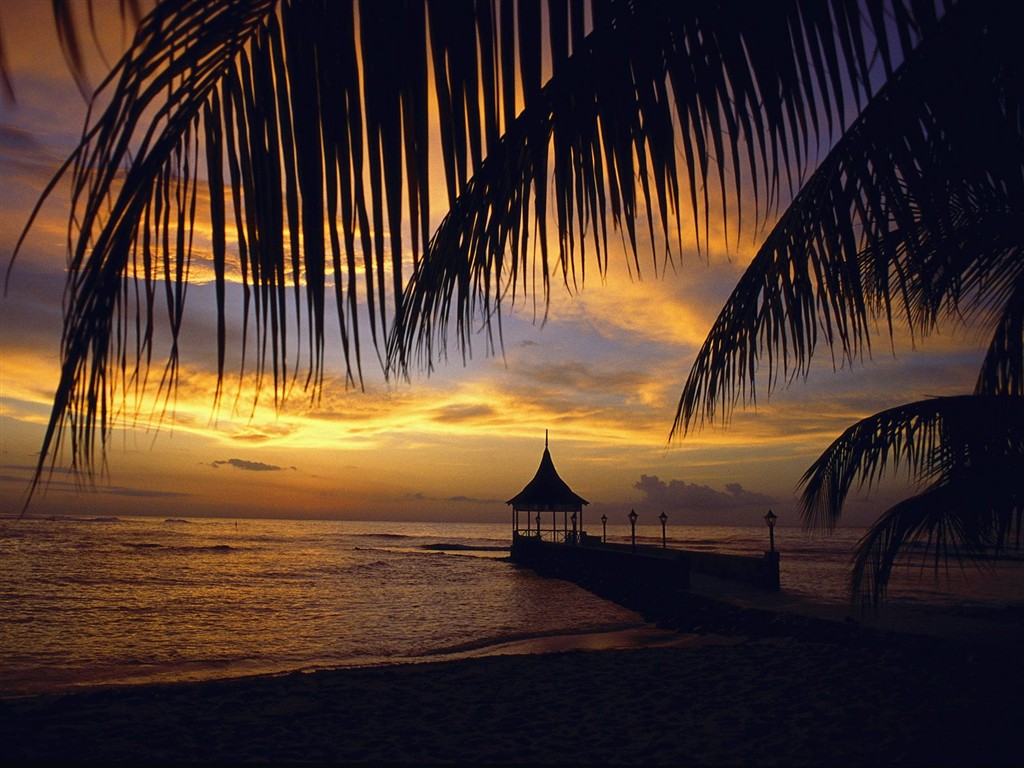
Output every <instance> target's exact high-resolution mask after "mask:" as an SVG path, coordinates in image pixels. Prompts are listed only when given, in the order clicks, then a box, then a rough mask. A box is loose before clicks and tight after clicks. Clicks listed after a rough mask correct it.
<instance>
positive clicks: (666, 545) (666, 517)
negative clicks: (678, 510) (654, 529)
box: [658, 512, 668, 549]
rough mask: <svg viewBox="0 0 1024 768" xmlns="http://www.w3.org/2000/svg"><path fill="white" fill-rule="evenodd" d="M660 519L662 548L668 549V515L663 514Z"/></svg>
mask: <svg viewBox="0 0 1024 768" xmlns="http://www.w3.org/2000/svg"><path fill="white" fill-rule="evenodd" d="M658 519H659V520H661V548H662V549H666V548H667V547H668V544H666V543H665V521H666V520H668V515H666V514H665V513H664V512H662V513H661V514H660V515H658Z"/></svg>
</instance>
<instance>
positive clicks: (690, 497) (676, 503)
mask: <svg viewBox="0 0 1024 768" xmlns="http://www.w3.org/2000/svg"><path fill="white" fill-rule="evenodd" d="M633 487H634V488H636V489H637V490H639V491H641V492H642V493H643V494H644V497H645V502H646V503H647V504H649V505H651V506H653V507H658V508H660V509H664V510H669V511H671V510H675V511H679V512H688V513H689V512H693V511H695V510H696V511H700V512H727V511H733V510H746V509H750V508H753V507H757V508H760V507H763V506H765V505H769V504H775V503H777V501H778V500H777V499H776V498H774V497H772V496H768V495H767V494H763V493H757V492H755V491H748V490H746V489H745V488H744V487H743V486H742V485H740V484H739V483H728V484H726V486H725V491H724V492H723V491H716V490H715V489H714V488H712V487H711V486H709V485H698V484H697V483H687V482H686V481H684V480H669V481H668V482H667V483H666V482H664V481H663V480H660V479H659V478H658V476H657V475H640V481H639V482H638V483H636V485H634V486H633Z"/></svg>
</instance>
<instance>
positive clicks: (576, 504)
mask: <svg viewBox="0 0 1024 768" xmlns="http://www.w3.org/2000/svg"><path fill="white" fill-rule="evenodd" d="M505 503H506V504H509V505H511V506H512V537H513V539H514V538H515V537H517V536H520V535H527V536H528V535H531V534H533V535H535V536H537V537H538V538H546V537H549V538H550V539H551V541H559V540H561V541H566V542H567V541H570V536H572V537H573V538H575V535H576V531H577V530H578V531H580V532H582V531H583V507H585V506H586V505H587V504H589V503H590V502H588V501H587V500H586V499H584V498H583V497H582V496H580V495H579V494H577V493H576V492H575V491H573V490H572V488H570V487H569V486H568V485H566V483H565V481H564V480H563V479H562V478H560V477H559V476H558V472H557V471H556V470H555V465H554V463H553V462H552V461H551V452H550V451H549V450H548V433H547V430H544V455H543V456H542V457H541V460H540V466H539V467H538V468H537V474H535V475H534V476H533V480H531V481H530V482H528V483H527V484H526V487H525V488H523V490H521V491H520V492H519V493H518V494H516V495H515V496H513V497H512V498H511V499H509V500H508V501H507V502H505ZM520 512H525V513H526V525H525V526H520V521H519V513H520ZM542 512H550V513H551V528H550V530H546V531H544V533H543V534H542V532H541V513H542ZM559 512H561V513H562V532H561V536H559V532H558V513H559ZM531 513H536V516H535V517H534V518H533V520H532V521H531V519H530V515H531ZM570 513H572V516H573V525H572V532H571V534H570V531H569V514H570ZM577 520H578V522H579V528H577V525H576V524H577ZM531 522H532V523H533V524H535V526H536V527H532V526H531Z"/></svg>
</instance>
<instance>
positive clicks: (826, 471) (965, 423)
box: [800, 395, 1024, 531]
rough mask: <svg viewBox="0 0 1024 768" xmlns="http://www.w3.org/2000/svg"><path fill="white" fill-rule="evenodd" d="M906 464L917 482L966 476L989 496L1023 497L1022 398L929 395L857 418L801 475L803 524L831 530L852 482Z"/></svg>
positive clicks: (867, 481)
mask: <svg viewBox="0 0 1024 768" xmlns="http://www.w3.org/2000/svg"><path fill="white" fill-rule="evenodd" d="M901 468H903V469H905V470H906V471H908V472H909V473H910V474H911V475H912V476H913V478H914V479H915V481H916V483H917V484H918V485H919V486H924V485H925V484H927V483H945V484H948V483H952V482H953V481H954V480H956V481H958V482H960V481H962V480H963V478H964V477H967V476H969V477H971V478H973V479H974V480H976V481H981V480H985V482H983V483H982V484H981V485H979V486H978V487H979V488H981V489H983V492H984V493H988V492H989V489H992V492H995V489H1002V491H1005V492H1006V493H1008V494H1010V495H1011V497H1012V498H1019V497H1020V495H1021V493H1022V492H1024V480H1022V479H1021V478H1024V475H1022V474H1021V473H1022V472H1024V397H1021V396H1018V395H961V396H955V397H937V398H930V399H928V400H921V401H917V402H913V403H907V404H905V405H900V406H897V407H895V408H890V409H887V410H885V411H882V412H880V413H876V414H874V415H873V416H870V417H868V418H866V419H862V420H860V421H858V422H857V423H856V424H854V425H852V426H851V427H849V428H848V429H847V430H846V431H845V432H843V434H842V435H840V436H839V437H838V438H837V439H836V440H835V441H834V442H833V443H832V445H830V446H829V447H828V448H827V449H826V450H825V451H824V452H823V453H822V455H821V456H820V457H818V459H817V461H815V462H814V464H812V465H811V466H810V468H808V470H807V471H806V472H805V473H804V476H803V478H802V479H801V481H800V485H801V486H802V487H803V492H802V494H801V507H802V508H801V518H802V520H803V523H804V526H805V527H806V528H824V529H826V530H829V531H831V530H833V529H834V528H835V525H836V523H837V522H838V521H839V519H840V516H841V514H842V508H843V503H844V502H845V500H846V497H847V495H848V494H849V492H850V490H851V489H852V488H853V487H854V486H858V487H859V486H868V487H870V486H871V485H873V484H875V483H877V482H878V480H879V479H880V478H881V477H882V476H883V475H884V474H885V473H886V472H887V471H890V470H891V471H894V472H895V471H896V470H898V469H901ZM1002 491H1000V492H1002ZM979 503H982V502H981V501H980V500H979Z"/></svg>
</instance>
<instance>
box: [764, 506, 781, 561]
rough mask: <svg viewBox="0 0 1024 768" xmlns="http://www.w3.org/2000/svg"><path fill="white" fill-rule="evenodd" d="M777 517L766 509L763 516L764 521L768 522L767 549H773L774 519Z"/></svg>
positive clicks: (771, 550)
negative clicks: (766, 512) (766, 511)
mask: <svg viewBox="0 0 1024 768" xmlns="http://www.w3.org/2000/svg"><path fill="white" fill-rule="evenodd" d="M778 519H779V516H778V515H776V514H775V513H774V512H772V511H771V510H770V509H769V510H768V514H767V515H765V516H764V521H765V522H766V523H768V551H769V552H774V551H775V521H776V520H778Z"/></svg>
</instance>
